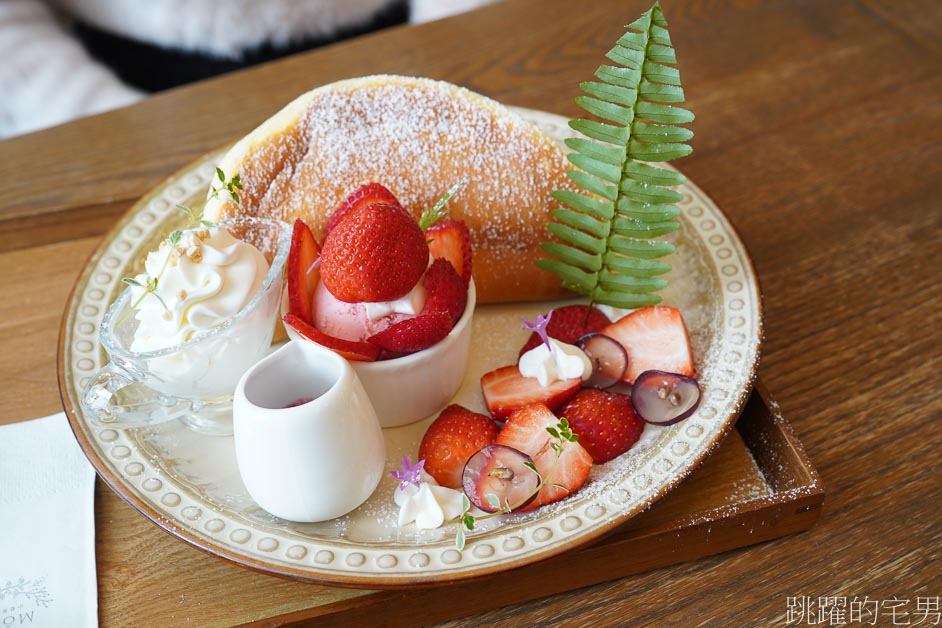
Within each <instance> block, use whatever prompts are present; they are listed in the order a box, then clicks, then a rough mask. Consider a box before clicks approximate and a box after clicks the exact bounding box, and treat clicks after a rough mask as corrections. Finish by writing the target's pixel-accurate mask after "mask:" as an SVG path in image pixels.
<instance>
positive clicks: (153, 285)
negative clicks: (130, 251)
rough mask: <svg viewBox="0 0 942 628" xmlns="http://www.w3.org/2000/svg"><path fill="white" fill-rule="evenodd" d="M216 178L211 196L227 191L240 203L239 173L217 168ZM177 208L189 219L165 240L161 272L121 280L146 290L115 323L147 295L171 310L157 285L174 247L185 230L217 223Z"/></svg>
mask: <svg viewBox="0 0 942 628" xmlns="http://www.w3.org/2000/svg"><path fill="white" fill-rule="evenodd" d="M216 178H218V179H219V181H220V185H218V186H217V185H216V184H213V188H212V192H211V193H210V195H209V198H216V197H217V196H219V194H221V193H222V192H227V193H228V194H229V196H231V197H232V200H233V201H235V202H236V203H239V202H240V200H239V194H238V192H236V190H241V189H242V182H241V181H240V180H239V175H238V174H235V175H233V176H232V178H230V179H226V174H225V173H224V172H223V171H222V169H220V168H216ZM175 209H176V210H177V211H179V212H181V213H183V214H185V215H186V216H187V217H188V218H189V220H188V221H187V224H186V226H185V227H183V229H176V230H174V231H173V232H171V233H170V235H169V236H167V239H166V240H165V241H166V243H167V246H168V247H169V249H170V250H169V251H168V253H167V257H165V258H164V263H163V265H162V266H161V267H160V272H158V273H157V276H156V277H150V276H148V277H147V278H146V279H145V280H144V281H140V280H139V279H137V278H136V277H123V278H122V279H121V281H122V282H123V283H125V284H127V285H129V286H134V287H136V288H143V290H144V292H143V293H142V294H141V296H139V297H138V298H137V299H136V300H135V301H134V303H132V304H131V307H129V308H128V310H127V312H125V313H124V315H123V316H121V318H120V319H118V322H117V323H115V325H116V326H117V325H120V324H121V323H123V322H124V320H125V319H126V318H127V317H128V316H130V314H131V312H133V311H134V310H136V309H137V308H138V307H140V305H141V303H142V302H143V301H144V299H145V298H147V296H149V295H152V296H153V297H154V298H156V299H157V300H158V301H160V304H161V305H162V306H163V308H164V310H167V311H168V312H169V311H170V308H169V307H168V306H167V303H166V301H164V300H163V297H161V296H160V295H159V294H157V287H158V286H159V285H160V279H161V277H163V274H164V271H165V270H166V269H167V266H168V265H169V263H170V258H171V257H173V255H174V249H176V248H177V246H179V244H180V241H181V240H183V232H184V231H187V230H189V229H194V228H196V227H199V226H203V227H206V228H207V229H212V228H213V227H215V226H216V223H214V222H212V221H210V220H206V219H205V218H203V210H202V209H201V210H199V211H198V212H197V211H194V210H193V209H192V208H190V207H187V206H186V205H181V204H179V203H178V204H177V205H176V207H175Z"/></svg>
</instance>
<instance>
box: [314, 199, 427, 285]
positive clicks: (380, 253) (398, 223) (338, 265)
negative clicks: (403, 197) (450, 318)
mask: <svg viewBox="0 0 942 628" xmlns="http://www.w3.org/2000/svg"><path fill="white" fill-rule="evenodd" d="M428 256H429V253H428V244H427V243H426V240H425V234H424V233H422V230H421V229H420V228H419V225H418V223H416V222H415V220H414V219H413V218H412V217H411V216H409V215H408V214H406V213H405V212H404V211H402V209H401V208H399V207H397V206H395V205H392V204H390V203H371V204H369V205H365V206H363V207H357V208H355V209H353V210H352V211H350V212H349V213H348V214H347V215H346V217H344V219H343V220H342V221H341V222H340V223H339V224H337V225H336V226H335V227H334V228H333V229H332V230H331V232H330V233H329V234H328V235H327V237H326V238H325V239H324V245H323V247H322V250H321V268H320V273H321V281H323V282H324V285H325V286H326V287H327V289H328V290H329V291H330V293H331V294H332V295H334V296H335V297H336V298H338V299H339V300H341V301H346V302H348V303H356V302H361V301H371V302H375V301H393V300H395V299H398V298H399V297H402V296H404V295H405V294H406V293H408V292H409V291H410V290H411V289H412V288H413V287H415V285H416V283H418V281H419V279H421V277H422V274H423V273H424V272H425V268H426V267H427V266H428Z"/></svg>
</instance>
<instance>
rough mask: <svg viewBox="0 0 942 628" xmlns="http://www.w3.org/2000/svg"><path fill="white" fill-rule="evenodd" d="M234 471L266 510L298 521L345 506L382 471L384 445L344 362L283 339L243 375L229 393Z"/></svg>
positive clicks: (331, 514)
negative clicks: (231, 413) (233, 392)
mask: <svg viewBox="0 0 942 628" xmlns="http://www.w3.org/2000/svg"><path fill="white" fill-rule="evenodd" d="M233 429H234V433H235V450H236V460H237V463H238V467H239V474H240V475H241V476H242V481H243V483H244V484H245V487H246V489H247V490H248V492H249V494H250V495H251V496H252V498H253V499H254V500H255V501H256V502H257V503H258V505H259V506H261V507H262V508H264V509H265V510H267V511H268V512H270V513H271V514H273V515H275V516H277V517H281V518H283V519H288V520H290V521H299V522H315V521H326V520H328V519H333V518H335V517H340V516H342V515H345V514H346V513H348V512H350V511H351V510H353V509H354V508H356V507H357V506H359V505H360V504H362V503H363V502H364V501H366V499H367V498H368V497H369V496H370V495H371V494H372V493H373V491H374V490H375V489H376V486H377V485H378V484H379V481H380V479H381V478H382V475H383V468H384V465H385V460H386V444H385V440H384V439H383V431H382V428H381V427H380V424H379V421H378V420H377V417H376V412H375V411H374V409H373V405H372V404H371V403H370V399H369V397H368V396H367V394H366V391H365V390H364V388H363V385H362V384H361V383H360V380H359V378H358V377H357V375H356V373H355V372H354V371H353V369H352V368H351V367H350V364H349V363H348V362H347V361H346V360H344V359H343V358H342V357H340V356H339V355H337V354H336V353H334V352H333V351H330V350H328V349H325V348H323V347H320V346H319V345H316V344H314V343H311V342H298V341H290V342H288V343H287V344H285V345H284V346H283V347H281V348H280V349H278V350H277V351H275V352H274V353H272V354H271V355H269V356H268V357H267V358H265V359H263V360H262V361H260V362H259V363H258V364H256V365H255V366H253V367H252V368H251V369H250V370H249V371H247V372H246V373H245V375H243V377H242V379H241V380H240V381H239V384H238V386H237V387H236V391H235V395H234V397H233Z"/></svg>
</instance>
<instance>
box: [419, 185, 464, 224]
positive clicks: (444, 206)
mask: <svg viewBox="0 0 942 628" xmlns="http://www.w3.org/2000/svg"><path fill="white" fill-rule="evenodd" d="M467 183H468V180H467V179H461V180H460V181H458V182H457V183H455V184H454V185H453V186H451V188H450V189H449V190H448V191H447V192H445V195H444V196H442V197H441V198H440V199H438V202H436V203H435V205H433V206H432V207H426V208H425V210H424V211H423V212H422V215H421V216H419V228H420V229H421V230H422V231H428V228H429V227H431V226H432V225H434V224H435V223H436V222H438V221H439V220H441V219H442V218H444V217H445V216H446V215H448V212H449V211H451V208H450V207H448V201H450V200H451V197H453V196H454V195H455V194H457V193H458V190H460V189H461V188H463V187H464V186H465V185H467Z"/></svg>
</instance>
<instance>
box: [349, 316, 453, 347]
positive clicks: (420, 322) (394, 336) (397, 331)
mask: <svg viewBox="0 0 942 628" xmlns="http://www.w3.org/2000/svg"><path fill="white" fill-rule="evenodd" d="M452 327H454V325H453V324H452V322H451V314H449V313H448V312H432V313H430V314H419V315H418V316H415V317H413V318H407V319H405V320H403V321H399V322H398V323H395V324H393V325H390V326H389V327H387V328H386V329H384V330H383V331H381V332H379V333H378V334H374V335H372V336H370V337H369V338H368V339H367V340H368V341H369V342H370V343H371V344H373V345H376V346H377V347H378V348H380V349H382V350H383V351H389V352H391V353H393V354H405V353H415V352H416V351H421V350H422V349H427V348H429V347H431V346H432V345H433V344H435V343H437V342H439V341H441V340H442V339H443V338H444V337H445V336H447V335H448V332H450V331H451V328H452Z"/></svg>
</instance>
